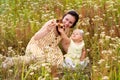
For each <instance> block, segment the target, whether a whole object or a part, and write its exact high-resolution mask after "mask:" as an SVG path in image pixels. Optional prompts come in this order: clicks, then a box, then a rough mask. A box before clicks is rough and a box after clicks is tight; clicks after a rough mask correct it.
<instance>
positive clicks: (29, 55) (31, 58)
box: [2, 20, 63, 68]
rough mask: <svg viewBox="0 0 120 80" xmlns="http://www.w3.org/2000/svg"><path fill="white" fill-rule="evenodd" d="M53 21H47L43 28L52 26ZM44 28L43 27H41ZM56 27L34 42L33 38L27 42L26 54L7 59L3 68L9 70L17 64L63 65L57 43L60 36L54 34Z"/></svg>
mask: <svg viewBox="0 0 120 80" xmlns="http://www.w3.org/2000/svg"><path fill="white" fill-rule="evenodd" d="M53 21H55V20H51V21H48V23H46V24H45V26H48V27H49V25H48V24H53ZM43 27H44V26H43ZM55 30H56V27H53V28H52V29H50V31H49V32H48V33H45V32H46V31H45V32H43V33H45V35H44V36H43V37H42V38H40V39H38V40H35V39H34V36H33V37H32V38H31V40H30V41H29V43H28V45H27V47H26V52H25V55H24V56H17V57H8V58H7V59H6V60H5V61H4V62H3V63H2V67H3V68H9V67H11V66H13V65H17V64H23V63H24V64H31V63H38V64H42V63H50V64H51V65H57V66H60V65H62V63H63V54H62V51H61V50H60V48H59V46H58V43H59V42H60V41H61V37H60V35H58V36H56V34H55ZM41 31H42V30H41Z"/></svg>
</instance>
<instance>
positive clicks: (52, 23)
mask: <svg viewBox="0 0 120 80" xmlns="http://www.w3.org/2000/svg"><path fill="white" fill-rule="evenodd" d="M55 25H56V20H55V19H53V20H49V21H48V22H46V23H45V24H44V25H43V27H42V28H41V29H40V30H39V31H38V32H37V33H36V34H35V35H34V36H33V37H34V39H35V40H39V39H40V38H43V37H44V36H45V35H46V34H47V33H48V32H49V31H51V30H52V29H53V27H54V26H55Z"/></svg>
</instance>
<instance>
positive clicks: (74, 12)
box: [62, 10, 79, 28]
mask: <svg viewBox="0 0 120 80" xmlns="http://www.w3.org/2000/svg"><path fill="white" fill-rule="evenodd" d="M67 14H70V15H72V16H74V17H75V22H74V24H73V25H72V26H71V27H70V28H73V27H74V26H75V25H76V23H77V22H78V19H79V15H78V13H77V12H76V11H74V10H71V11H68V12H67V13H66V14H65V15H64V16H63V17H62V19H63V18H64V17H65V16H66V15H67Z"/></svg>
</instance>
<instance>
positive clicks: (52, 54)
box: [26, 30, 63, 65]
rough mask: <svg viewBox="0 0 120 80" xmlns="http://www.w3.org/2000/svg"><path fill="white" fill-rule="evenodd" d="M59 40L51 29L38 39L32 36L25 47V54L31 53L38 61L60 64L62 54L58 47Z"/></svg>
mask: <svg viewBox="0 0 120 80" xmlns="http://www.w3.org/2000/svg"><path fill="white" fill-rule="evenodd" d="M60 40H61V37H60V36H57V37H56V35H55V33H54V31H53V30H51V31H50V32H49V33H47V35H46V36H45V37H43V38H41V39H39V40H34V38H32V39H31V41H30V42H29V44H28V46H27V48H26V55H33V56H34V58H36V59H37V60H38V61H40V62H49V63H51V64H52V65H56V64H57V65H59V64H62V61H63V54H62V52H61V50H60V48H59V47H58V43H59V42H60Z"/></svg>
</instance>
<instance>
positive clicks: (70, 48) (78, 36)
mask: <svg viewBox="0 0 120 80" xmlns="http://www.w3.org/2000/svg"><path fill="white" fill-rule="evenodd" d="M59 32H60V35H61V37H62V39H63V40H64V42H65V44H66V46H67V50H66V52H67V54H66V55H64V57H65V60H64V63H63V66H64V67H71V68H75V67H76V66H77V65H80V66H81V68H82V69H84V68H85V67H86V66H87V64H88V62H89V59H88V57H86V51H85V43H84V40H83V34H84V32H83V30H80V29H75V30H74V31H73V33H72V35H71V36H70V38H68V37H67V35H66V34H65V32H64V29H63V28H59Z"/></svg>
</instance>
